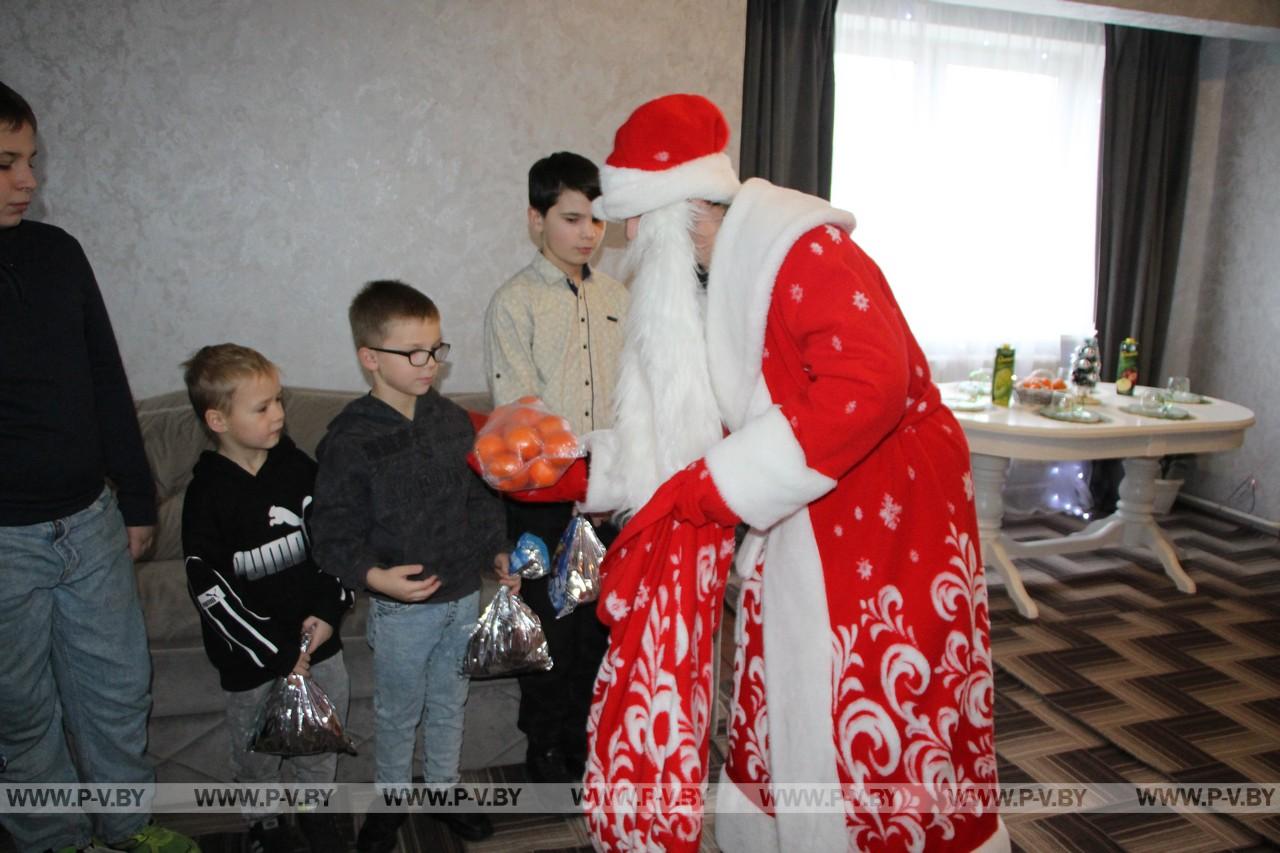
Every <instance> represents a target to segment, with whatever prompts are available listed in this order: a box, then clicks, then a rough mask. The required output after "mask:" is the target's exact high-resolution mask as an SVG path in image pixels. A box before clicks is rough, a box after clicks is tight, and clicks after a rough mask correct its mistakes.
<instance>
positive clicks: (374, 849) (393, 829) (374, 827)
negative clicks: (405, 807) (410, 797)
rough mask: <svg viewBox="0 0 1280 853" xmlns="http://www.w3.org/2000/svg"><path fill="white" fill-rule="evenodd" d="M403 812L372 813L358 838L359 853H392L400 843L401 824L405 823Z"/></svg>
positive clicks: (357, 848) (366, 819) (365, 821)
mask: <svg viewBox="0 0 1280 853" xmlns="http://www.w3.org/2000/svg"><path fill="white" fill-rule="evenodd" d="M404 817H405V816H404V814H403V813H402V812H370V813H369V814H368V815H367V816H366V817H365V819H364V826H362V827H360V834H359V835H357V836H356V851H357V853H391V851H392V850H395V849H396V844H397V843H399V836H398V835H397V833H399V831H400V824H402V823H404Z"/></svg>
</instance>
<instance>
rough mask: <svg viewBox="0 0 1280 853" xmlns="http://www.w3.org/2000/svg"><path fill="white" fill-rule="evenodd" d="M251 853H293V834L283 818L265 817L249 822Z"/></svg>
mask: <svg viewBox="0 0 1280 853" xmlns="http://www.w3.org/2000/svg"><path fill="white" fill-rule="evenodd" d="M249 850H250V853H293V836H292V835H290V833H289V824H287V823H285V822H284V820H283V819H282V818H278V817H264V818H263V819H262V820H255V821H254V822H253V823H251V824H249Z"/></svg>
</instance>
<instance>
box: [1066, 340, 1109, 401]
mask: <svg viewBox="0 0 1280 853" xmlns="http://www.w3.org/2000/svg"><path fill="white" fill-rule="evenodd" d="M1101 378H1102V356H1101V354H1100V353H1099V352H1098V339H1097V338H1096V337H1089V338H1085V339H1084V341H1083V342H1082V343H1081V344H1080V346H1078V347H1076V348H1075V351H1074V352H1073V353H1072V354H1071V383H1072V384H1073V385H1075V386H1076V387H1077V388H1078V389H1080V392H1081V394H1087V393H1089V392H1090V391H1092V390H1093V389H1094V388H1095V387H1096V386H1097V384H1098V380H1099V379H1101Z"/></svg>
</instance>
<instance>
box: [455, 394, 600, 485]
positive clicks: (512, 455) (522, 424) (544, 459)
mask: <svg viewBox="0 0 1280 853" xmlns="http://www.w3.org/2000/svg"><path fill="white" fill-rule="evenodd" d="M474 449H475V457H476V462H477V463H479V468H480V475H481V476H482V477H484V480H485V482H486V483H488V484H489V485H490V486H493V487H494V488H495V489H498V490H499V491H503V492H514V491H517V490H520V489H538V488H542V487H544V486H550V485H553V484H554V483H555V482H556V481H557V480H559V479H560V477H561V475H562V474H564V472H565V470H566V469H567V468H568V467H569V466H570V465H572V464H573V460H575V459H577V458H579V457H581V456H584V455H586V454H585V450H584V449H583V447H582V443H581V442H580V441H579V440H578V437H577V436H575V435H574V434H573V429H572V428H571V427H570V426H569V422H568V421H567V420H565V419H564V418H562V417H561V416H560V415H557V414H556V413H554V412H552V411H551V410H550V409H548V408H547V406H546V404H545V403H543V402H542V400H541V399H539V398H538V397H521V398H520V399H518V400H516V401H515V402H513V403H507V404H506V405H505V406H499V407H498V408H496V409H494V410H493V414H491V415H490V416H489V420H488V421H486V422H485V425H484V426H483V427H481V428H480V431H479V432H478V433H476V442H475V448H474Z"/></svg>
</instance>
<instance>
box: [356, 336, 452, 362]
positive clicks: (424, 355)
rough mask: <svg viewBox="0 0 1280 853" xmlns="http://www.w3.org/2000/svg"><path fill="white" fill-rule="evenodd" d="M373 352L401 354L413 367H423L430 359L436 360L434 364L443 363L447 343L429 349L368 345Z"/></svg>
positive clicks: (442, 342)
mask: <svg viewBox="0 0 1280 853" xmlns="http://www.w3.org/2000/svg"><path fill="white" fill-rule="evenodd" d="M369 349H371V350H373V351H374V352H389V353H391V354H392V355H402V356H404V357H405V358H407V359H409V363H410V364H412V365H413V366H414V367H425V366H426V364H427V362H428V361H430V360H431V359H433V358H434V359H435V360H436V364H443V363H444V360H445V359H446V358H448V357H449V345H448V344H446V343H445V342H444V341H441V342H440V343H438V344H436V345H435V346H433V347H432V348H431V349H383V348H382V347H369Z"/></svg>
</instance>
